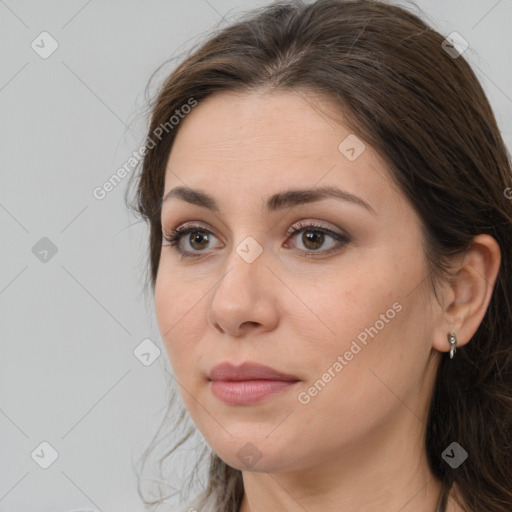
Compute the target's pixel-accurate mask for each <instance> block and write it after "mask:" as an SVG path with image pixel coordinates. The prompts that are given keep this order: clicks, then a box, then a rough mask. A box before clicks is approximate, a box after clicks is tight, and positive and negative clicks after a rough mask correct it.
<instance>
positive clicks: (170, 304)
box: [155, 272, 204, 373]
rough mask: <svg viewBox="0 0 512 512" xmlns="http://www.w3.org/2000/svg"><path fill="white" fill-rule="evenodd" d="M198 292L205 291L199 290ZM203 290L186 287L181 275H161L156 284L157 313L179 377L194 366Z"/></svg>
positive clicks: (167, 349) (162, 333) (170, 357)
mask: <svg viewBox="0 0 512 512" xmlns="http://www.w3.org/2000/svg"><path fill="white" fill-rule="evenodd" d="M198 288H201V290H200V289H198ZM201 298H203V299H204V293H202V287H200V286H198V285H197V284H195V285H194V284H190V283H189V284H186V283H184V282H183V279H182V278H181V279H180V277H179V275H178V274H177V273H176V272H175V273H171V272H165V273H164V272H159V275H158V277H157V280H156V283H155V313H156V318H157V322H158V327H159V329H160V335H161V338H162V341H163V343H164V346H165V348H166V351H167V354H168V356H169V360H170V362H171V365H172V366H173V368H174V370H175V372H176V373H178V372H179V373H181V372H183V368H185V367H187V366H188V365H189V364H190V363H189V362H188V360H189V359H191V358H192V356H193V351H192V350H191V347H192V346H194V343H195V341H194V340H196V339H198V336H199V334H198V331H199V329H200V326H201V325H202V318H203V316H202V315H203V312H202V308H204V301H201Z"/></svg>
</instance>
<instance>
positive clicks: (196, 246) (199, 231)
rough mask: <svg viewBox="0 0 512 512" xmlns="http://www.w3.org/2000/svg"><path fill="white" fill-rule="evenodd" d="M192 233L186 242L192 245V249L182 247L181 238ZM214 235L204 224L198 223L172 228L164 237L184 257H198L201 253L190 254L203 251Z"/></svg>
mask: <svg viewBox="0 0 512 512" xmlns="http://www.w3.org/2000/svg"><path fill="white" fill-rule="evenodd" d="M188 234H191V235H193V236H189V237H187V238H185V242H186V243H188V244H189V245H190V247H192V250H190V249H188V248H185V249H183V248H182V247H181V239H182V238H183V237H184V236H185V235H188ZM211 236H213V237H214V238H216V237H215V235H212V233H211V232H210V231H208V230H207V229H204V228H203V227H202V226H198V225H186V224H184V225H181V226H179V227H177V228H176V229H174V230H172V231H171V232H170V233H169V234H165V233H164V239H165V240H166V241H167V242H169V244H168V246H170V247H172V249H173V250H174V251H176V252H177V253H178V254H179V255H181V257H182V258H186V257H197V256H200V254H190V253H191V252H192V253H194V252H202V251H204V249H205V247H206V246H207V245H208V242H209V241H210V237H211Z"/></svg>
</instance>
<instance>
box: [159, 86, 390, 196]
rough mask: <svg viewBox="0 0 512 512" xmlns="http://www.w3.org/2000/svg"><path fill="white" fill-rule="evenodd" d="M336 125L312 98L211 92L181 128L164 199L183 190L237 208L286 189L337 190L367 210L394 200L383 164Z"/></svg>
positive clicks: (332, 111)
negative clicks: (360, 200) (361, 200)
mask: <svg viewBox="0 0 512 512" xmlns="http://www.w3.org/2000/svg"><path fill="white" fill-rule="evenodd" d="M340 120H341V115H340V111H339V110H336V106H335V105H334V104H333V103H332V102H330V101H328V100H326V99H324V98H321V97H319V96H317V95H313V94H307V95H305V94H304V93H297V92H290V91H286V92H282V91H281V92H272V93H263V92H251V93H247V92H246V93H240V92H221V93H215V94H213V95H211V96H209V97H207V98H206V99H205V100H203V101H201V102H199V104H198V106H197V107H195V108H194V109H193V110H192V111H191V112H190V113H189V114H188V115H187V117H186V118H185V119H184V120H182V121H181V124H180V125H179V130H178V133H177V135H176V139H175V141H174V144H173V148H172V151H171V153H170V156H169V160H168V165H167V172H166V180H165V191H164V196H165V195H166V194H167V193H168V192H169V190H171V188H173V187H175V186H179V185H180V186H183V185H184V186H187V187H190V188H200V189H203V190H204V189H209V190H214V191H217V192H216V195H218V196H219V197H221V200H229V201H236V200H238V201H239V202H240V204H241V205H242V204H243V203H244V202H247V201H248V200H250V199H251V198H254V199H256V200H257V201H260V200H261V197H268V196H269V195H270V193H271V192H277V191H281V190H283V189H284V188H285V187H288V188H290V185H291V184H293V185H294V188H308V187H310V188H312V187H314V186H316V185H319V186H320V185H334V186H342V187H343V189H344V190H346V191H348V192H353V193H357V194H358V195H360V196H364V197H365V198H367V199H368V201H367V202H369V203H371V202H372V200H373V201H374V202H375V201H377V202H379V200H380V201H382V200H384V199H385V198H386V195H388V196H389V195H392V194H395V195H396V194H397V192H396V191H395V190H392V188H393V187H392V184H391V183H390V179H389V173H388V171H387V169H386V168H385V166H384V164H383V162H382V159H380V157H379V155H378V154H377V153H376V152H375V151H374V150H373V149H372V148H371V147H370V146H369V145H368V144H366V143H365V142H364V141H363V140H362V139H361V138H359V137H357V136H355V134H353V132H352V131H351V129H350V128H349V127H348V126H346V125H344V124H342V123H340ZM346 141H348V142H346ZM347 145H348V146H353V147H354V149H355V152H356V158H355V159H354V158H353V156H354V152H352V153H350V152H349V153H346V150H347ZM348 149H351V148H350V147H349V148H348ZM347 156H349V157H350V158H348V157H347ZM226 191H229V194H230V195H229V197H222V194H223V192H224V193H226ZM233 193H235V195H236V197H235V196H234V195H233ZM387 199H390V197H387Z"/></svg>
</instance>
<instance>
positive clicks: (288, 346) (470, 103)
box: [134, 0, 512, 512]
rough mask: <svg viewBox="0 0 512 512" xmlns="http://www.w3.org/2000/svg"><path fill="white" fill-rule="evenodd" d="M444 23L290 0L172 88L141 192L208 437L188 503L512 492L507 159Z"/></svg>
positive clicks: (222, 44)
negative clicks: (439, 26) (206, 460)
mask: <svg viewBox="0 0 512 512" xmlns="http://www.w3.org/2000/svg"><path fill="white" fill-rule="evenodd" d="M448 43H449V44H448ZM448 43H447V41H445V39H444V37H443V36H441V35H440V34H438V33H437V32H435V31H434V30H432V29H431V28H429V27H428V26H427V25H425V23H424V22H423V21H421V20H420V19H419V18H418V17H416V16H415V15H413V14H411V13H409V12H408V11H406V10H404V9H402V8H400V7H397V6H393V5H388V4H384V3H380V2H376V1H373V0H361V1H355V2H351V1H337V0H318V1H316V2H314V3H312V4H309V5H308V4H304V3H302V2H300V1H297V2H290V3H278V4H273V5H270V6H269V7H267V8H264V9H260V10H258V11H256V12H254V13H252V14H251V15H250V16H248V17H247V18H246V19H244V20H242V21H240V22H238V23H235V24H233V25H231V26H229V27H227V28H225V29H223V30H222V31H220V32H219V33H218V34H216V35H215V36H212V37H211V38H210V39H209V40H208V41H206V42H205V43H204V44H202V45H201V46H200V47H199V48H198V49H196V51H195V52H194V53H193V54H192V55H190V56H189V57H188V58H187V59H186V60H185V61H184V62H183V63H182V64H181V65H180V66H178V68H177V69H176V70H175V71H174V72H173V73H172V74H171V75H170V76H169V77H168V78H167V80H166V81H165V83H164V84H163V86H162V87H161V90H160V91H159V94H158V95H157V97H156V99H155V101H154V103H153V105H152V118H151V125H150V128H149V132H148V138H147V145H146V151H145V153H146V154H145V157H144V160H143V163H142V170H141V171H142V172H141V174H140V176H139V177H138V182H137V186H138V188H137V197H136V199H137V201H136V205H135V207H134V208H135V209H136V210H137V212H138V213H140V214H141V215H142V216H143V218H144V219H145V220H147V221H148V223H149V225H150V262H149V263H150V273H151V275H150V283H151V286H152V291H153V292H154V297H155V307H156V314H157V319H158V324H159V329H160V332H161V335H162V339H163V342H164V345H165V348H166V350H167V353H168V356H169V359H170V362H171V364H172V367H173V370H174V376H175V379H176V382H177V383H178V384H177V386H178V387H179V392H180V395H181V397H182V399H183V402H184V404H185V406H186V409H187V411H188V414H189V415H190V417H191V419H192V420H193V422H194V423H195V426H196V427H197V430H198V431H199V432H200V433H201V434H202V436H203V437H204V439H205V440H206V442H207V444H208V446H209V447H210V448H211V462H210V468H209V475H208V482H207V486H205V487H206V488H205V490H204V493H202V495H201V496H198V499H197V500H195V501H194V502H193V503H191V504H190V505H189V506H188V507H187V508H185V509H184V510H196V509H197V510H199V511H203V512H204V511H207V510H208V511H216V512H217V511H223V512H224V511H229V512H235V511H237V512H238V511H240V512H249V511H251V512H260V511H269V510H279V511H304V510H307V511H308V512H315V511H318V510H322V511H325V510H336V511H338V510H347V511H348V510H351V511H355V510H357V511H359V510H364V511H367V512H375V511H383V510H386V511H390V510H396V511H398V510H400V511H401V512H413V511H415V512H420V511H421V512H434V511H447V512H455V511H465V512H470V511H471V512H481V511H483V510H485V511H486V512H491V511H492V512H498V511H499V512H505V511H508V512H510V510H512V471H511V462H510V461H511V460H512V458H511V455H512V453H511V444H510V440H511V434H512V428H511V418H512V403H511V402H512V400H511V399H512V382H511V376H512V359H511V350H512V348H511V347H512V345H511V342H512V311H511V304H512V300H511V298H512V291H511V290H512V282H511V280H512V267H511V265H512V261H511V255H512V248H511V240H512V222H511V221H512V203H511V201H510V199H509V197H510V194H507V193H506V191H507V190H510V187H511V186H512V171H511V164H510V159H509V155H508V153H507V150H506V148H505V145H504V143H503V140H502V137H501V135H500V132H499V129H498V127H497V124H496V120H495V117H494V115H493V112H492V110H491V107H490V105H489V103H488V100H487V99H486V96H485V94H484V92H483V90H482V88H481V86H480V84H479V83H478V81H477V79H476V77H475V75H474V73H473V72H472V70H471V68H470V67H469V65H468V64H467V62H466V61H465V60H464V58H463V56H461V55H460V52H459V53H458V52H457V45H454V44H452V42H450V41H448ZM171 117H173V119H171ZM174 118H175V119H174ZM182 421H185V418H184V416H183V415H182V416H181V417H180V418H179V422H178V423H179V424H181V423H182ZM189 435H190V432H188V433H187V434H185V435H184V437H183V439H182V440H181V441H179V442H178V443H177V445H176V447H177V446H179V445H180V444H181V442H183V441H184V440H185V439H186V438H187V437H188V436H189ZM171 451H173V450H171Z"/></svg>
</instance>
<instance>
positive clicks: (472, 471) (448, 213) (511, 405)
mask: <svg viewBox="0 0 512 512" xmlns="http://www.w3.org/2000/svg"><path fill="white" fill-rule="evenodd" d="M443 40H444V37H443V36H442V35H440V34H439V33H438V32H436V31H435V30H433V29H432V28H430V27H429V26H428V25H427V24H426V23H425V22H423V21H422V20H421V19H420V18H419V17H418V16H416V15H415V14H413V13H411V12H409V11H408V10H405V9H404V8H402V7H398V6H394V5H390V4H385V3H381V2H379V1H374V0H359V1H342V0H318V1H316V2H314V3H311V4H305V3H304V2H302V1H300V0H297V1H290V2H279V3H274V4H271V5H269V6H267V7H265V8H261V9H258V10H256V11H253V12H252V13H250V15H248V16H246V17H245V18H244V19H242V20H240V21H238V22H236V23H233V24H232V25H230V26H228V27H227V28H224V29H222V30H219V31H218V32H217V33H215V34H214V35H212V36H210V37H209V38H208V40H206V42H203V43H202V44H201V45H200V46H199V47H198V48H196V49H195V50H194V52H193V53H192V54H191V55H189V56H188V57H187V58H186V60H184V61H183V62H182V63H181V64H180V65H179V66H178V67H177V68H176V69H175V70H174V71H173V72H172V74H170V76H169V77H168V78H167V79H166V80H165V82H164V83H163V86H162V87H161V89H160V91H159V93H158V95H157V96H156V99H155V100H154V102H153V103H152V105H151V116H152V117H151V122H150V127H149V131H148V139H147V140H150V137H151V134H153V133H154V131H155V130H156V129H157V128H158V127H159V126H160V125H162V124H164V123H165V122H166V121H167V120H168V118H169V116H170V115H172V113H173V112H174V111H175V110H176V109H179V108H180V107H181V106H182V105H184V104H186V103H187V102H188V101H189V100H190V98H194V99H195V100H196V101H198V102H200V101H201V100H202V99H204V98H206V97H207V96H209V95H210V94H212V93H213V92H216V91H228V90H232V91H235V90H236V91H251V90H255V89H259V88H266V89H268V90H298V89H301V90H303V91H311V92H314V93H320V94H322V95H324V96H325V97H326V98H329V99H332V100H334V101H335V102H336V104H337V105H339V111H340V113H342V115H343V116H344V119H345V121H346V123H347V124H348V125H349V126H350V128H351V130H352V131H353V132H354V133H355V134H357V136H359V137H360V138H361V139H363V140H365V141H367V142H368V144H370V145H372V146H373V147H374V148H375V149H376V150H377V151H378V153H379V154H380V155H381V156H382V157H383V158H384V160H385V162H386V163H387V165H388V166H389V169H390V172H391V175H392V177H393V179H394V180H395V181H396V183H397V184H398V185H399V186H400V188H401V190H402V192H403V194H404V195H405V197H406V198H407V199H408V200H409V201H410V204H411V205H412V207H413V208H414V209H415V210H416V211H417V212H418V214H419V216H420V218H421V220H422V224H423V230H424V239H425V248H426V256H427V259H428V263H429V270H430V275H431V285H432V289H433V291H434V292H435V289H436V285H437V283H438V280H441V279H448V278H449V275H448V270H447V269H448V264H449V261H450V257H451V256H453V255H457V254H461V253H463V252H464V251H465V250H467V248H468V247H469V245H470V243H471V241H472V239H473V237H474V236H476V235H478V234H480V233H487V234H489V235H491V236H492V237H494V239H495V240H496V241H497V242H498V244H499V246H500V249H501V254H502V261H501V266H500V270H499V273H498V277H497V281H496V283H495V286H494V290H493V294H492V298H491V301H490V304H489V307H488V309H487V311H486V314H485V317H484V319H483V321H482V322H481V324H480V326H479V328H478V330H477V332H476V333H475V335H474V336H473V338H472V340H471V341H470V342H469V343H468V344H467V345H465V346H463V347H461V348H459V350H458V351H457V354H456V356H455V358H454V359H453V360H450V359H449V358H447V357H446V356H447V354H444V357H443V358H442V359H441V362H440V365H439V368H438V375H437V380H436V383H435V386H434V389H433V391H432V397H431V402H430V413H429V418H428V424H427V432H426V439H425V447H426V453H427V456H428V462H429V465H430V469H431V471H432V473H433V474H434V475H435V476H436V477H437V478H439V479H440V480H441V482H442V484H443V498H442V504H441V510H443V511H444V510H445V508H446V502H447V496H448V493H449V492H450V490H451V489H452V488H454V486H455V487H456V489H458V490H459V492H460V497H461V499H462V502H461V501H459V500H458V499H457V501H458V503H459V504H460V505H461V506H463V508H464V510H465V511H467V512H470V511H473V512H476V511H478V512H479V511H481V510H485V511H486V512H510V510H512V471H511V469H512V467H511V465H512V462H511V461H512V448H511V440H512V421H511V420H512V343H511V342H512V307H511V306H512V301H511V296H512V259H511V258H512V245H511V242H512V201H510V200H509V199H508V198H507V197H506V196H507V194H506V193H505V190H510V189H509V188H508V187H510V186H512V171H511V160H510V154H509V153H508V151H507V149H506V147H505V144H504V142H503V139H502V137H501V134H500V131H499V129H498V126H497V123H496V120H495V117H494V115H493V112H492V109H491V107H490V105H489V102H488V100H487V98H486V95H485V93H484V91H483V89H482V87H481V85H480V83H479V82H478V79H477V78H476V76H475V74H474V73H473V71H472V69H471V67H470V66H469V65H468V63H467V62H466V60H465V59H464V58H463V56H459V57H458V58H454V57H453V56H451V55H449V54H448V53H447V52H446V51H445V49H444V48H443V46H442V43H443ZM178 129H179V126H178V127H176V129H174V130H168V131H166V134H165V136H163V137H162V138H161V140H159V141H158V143H157V144H156V145H155V147H153V148H151V149H150V148H149V147H148V150H147V153H146V155H145V157H144V159H143V161H142V167H141V172H140V175H139V176H138V177H137V178H138V183H137V184H138V188H137V192H136V193H137V196H136V205H135V206H131V205H130V207H131V208H134V209H135V210H136V212H137V213H138V214H140V215H141V216H142V217H143V218H144V220H146V221H147V222H148V223H149V226H150V254H149V267H150V271H151V275H150V281H151V285H152V289H153V291H154V286H155V280H156V276H157V271H158V265H159V259H160V251H161V244H162V226H161V223H160V206H161V201H162V196H163V192H164V179H165V168H166V162H167V159H168V157H169V153H170V150H171V147H172V143H173V140H174V137H175V135H176V133H177V130H178ZM182 419H183V417H182V418H181V419H180V420H179V421H181V420H182ZM191 432H192V431H191V430H190V429H189V431H188V433H187V434H186V435H185V436H184V437H183V438H182V439H181V440H180V441H179V442H178V443H177V444H176V445H175V447H174V448H173V449H171V450H169V451H168V452H167V454H166V455H168V454H169V453H171V452H172V451H173V450H174V449H175V448H177V447H178V446H179V445H180V444H181V443H182V442H183V441H184V440H185V439H186V438H187V437H188V436H190V435H191ZM453 441H456V442H458V443H459V444H460V445H461V446H462V447H463V448H464V449H465V450H466V451H467V452H468V453H469V457H468V459H467V460H466V461H465V462H464V463H463V464H462V465H461V466H459V467H458V468H457V469H452V468H451V467H450V466H449V465H448V464H447V463H446V462H445V461H444V460H443V459H442V457H441V454H442V452H443V451H444V450H445V449H446V448H447V447H448V446H449V445H450V444H451V443H452V442H453ZM206 492H207V495H208V496H216V499H217V508H216V510H220V511H229V512H236V511H238V509H239V507H240V503H241V500H242V497H243V481H242V478H241V472H240V471H238V470H236V469H234V468H232V467H230V466H228V465H227V464H225V463H224V462H223V461H222V460H221V459H220V458H219V457H218V456H217V455H216V454H214V453H211V460H210V467H209V474H208V486H207V489H206Z"/></svg>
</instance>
